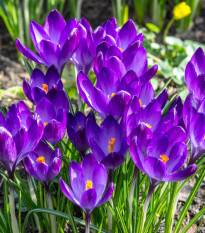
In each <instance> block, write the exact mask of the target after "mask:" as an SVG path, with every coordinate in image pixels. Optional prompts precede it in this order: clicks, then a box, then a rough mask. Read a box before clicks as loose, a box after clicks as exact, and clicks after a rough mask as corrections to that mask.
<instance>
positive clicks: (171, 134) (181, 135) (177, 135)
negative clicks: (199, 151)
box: [167, 126, 186, 147]
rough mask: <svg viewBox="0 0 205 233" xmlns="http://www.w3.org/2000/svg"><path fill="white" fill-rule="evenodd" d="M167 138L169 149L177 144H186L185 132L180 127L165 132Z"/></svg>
mask: <svg viewBox="0 0 205 233" xmlns="http://www.w3.org/2000/svg"><path fill="white" fill-rule="evenodd" d="M167 137H168V138H169V147H172V146H173V145H174V144H175V143H177V142H186V132H185V130H184V129H183V128H182V127H180V126H174V127H172V128H171V129H170V130H169V131H168V132H167Z"/></svg>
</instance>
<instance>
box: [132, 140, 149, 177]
mask: <svg viewBox="0 0 205 233" xmlns="http://www.w3.org/2000/svg"><path fill="white" fill-rule="evenodd" d="M130 155H131V157H132V160H133V162H134V164H135V165H136V166H137V167H138V168H139V169H140V170H141V171H143V172H144V168H143V162H144V159H145V157H144V154H143V152H142V150H141V147H140V146H138V142H137V137H136V136H135V137H133V138H132V140H131V142H130Z"/></svg>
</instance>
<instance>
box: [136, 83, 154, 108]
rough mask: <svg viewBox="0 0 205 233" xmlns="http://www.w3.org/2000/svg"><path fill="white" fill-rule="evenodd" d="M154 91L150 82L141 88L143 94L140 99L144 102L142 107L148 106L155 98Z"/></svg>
mask: <svg viewBox="0 0 205 233" xmlns="http://www.w3.org/2000/svg"><path fill="white" fill-rule="evenodd" d="M154 95H155V93H154V89H153V87H152V84H151V83H150V82H147V83H146V84H145V85H143V86H142V87H141V92H140V96H139V99H140V100H141V102H142V105H147V104H149V103H150V101H151V100H152V99H153V98H154Z"/></svg>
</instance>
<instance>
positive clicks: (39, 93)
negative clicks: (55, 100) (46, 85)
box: [31, 87, 46, 104]
mask: <svg viewBox="0 0 205 233" xmlns="http://www.w3.org/2000/svg"><path fill="white" fill-rule="evenodd" d="M31 95H32V98H33V102H34V103H35V104H38V102H39V101H40V100H41V99H42V98H43V97H46V93H45V91H44V90H43V89H42V88H39V87H34V88H32V89H31Z"/></svg>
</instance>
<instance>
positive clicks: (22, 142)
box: [13, 128, 28, 154]
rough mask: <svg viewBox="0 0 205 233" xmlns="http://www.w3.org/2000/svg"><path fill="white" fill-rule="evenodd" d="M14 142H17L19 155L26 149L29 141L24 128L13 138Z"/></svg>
mask: <svg viewBox="0 0 205 233" xmlns="http://www.w3.org/2000/svg"><path fill="white" fill-rule="evenodd" d="M13 140H14V141H15V145H16V150H17V154H20V152H21V151H22V150H23V149H24V147H25V146H26V144H27V140H28V133H27V131H26V130H25V129H24V128H21V129H19V130H18V131H17V133H16V134H15V135H14V136H13Z"/></svg>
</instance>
